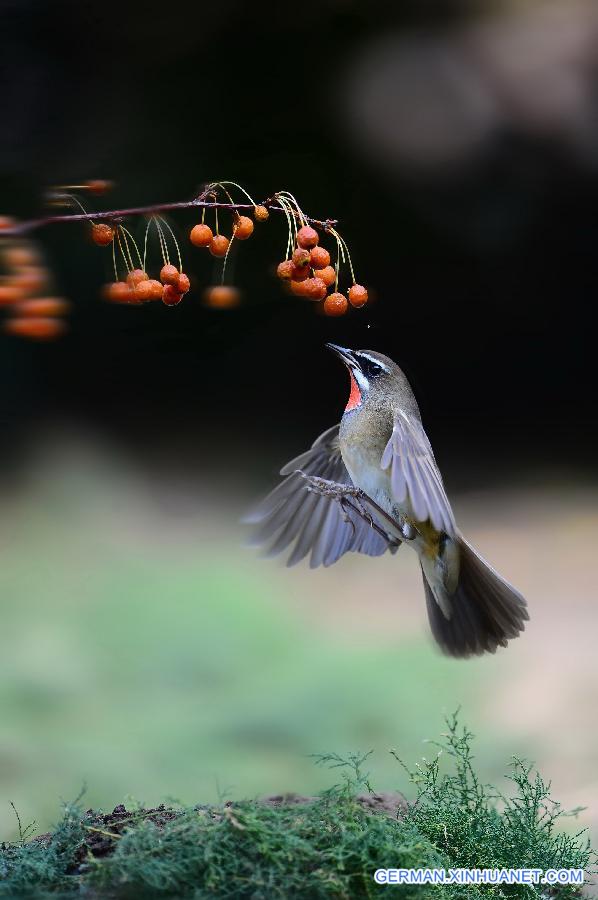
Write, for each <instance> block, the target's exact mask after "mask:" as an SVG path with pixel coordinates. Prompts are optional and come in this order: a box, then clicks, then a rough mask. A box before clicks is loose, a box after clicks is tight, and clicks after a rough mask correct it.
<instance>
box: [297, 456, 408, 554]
mask: <svg viewBox="0 0 598 900" xmlns="http://www.w3.org/2000/svg"><path fill="white" fill-rule="evenodd" d="M297 473H298V474H299V475H301V477H302V478H304V479H305V481H306V482H307V485H306V486H307V490H308V491H311V492H312V493H314V494H320V496H322V497H330V498H331V499H333V500H336V501H337V502H338V503H339V505H340V507H341V510H342V512H343V518H344V520H345V521H348V522H349V524H351V525H352V527H355V526H354V524H353V522H352V521H351V519H350V517H349V515H348V513H347V510H348V509H351V510H353V512H355V513H357V515H359V516H360V517H361V518H362V519H364V521H365V522H367V524H368V525H369V526H370V528H373V529H374V530H375V531H377V532H378V533H379V534H380V535H381V536H382V537H384V538H385V540H387V541H388V543H389V545H390V546H395V547H398V546H399V545H400V543H401V541H412V540H413V539H414V538H415V537H416V535H417V532H416V531H415V529H414V527H413V526H412V525H411V524H410V523H409V522H407V521H406V520H405V519H403V517H400V519H398V520H397V519H394V518H393V517H392V516H390V515H389V514H388V513H387V512H385V511H384V510H383V509H382V507H380V506H379V505H378V504H377V503H376V502H375V501H374V500H372V498H371V497H370V496H369V495H368V494H366V492H365V491H363V490H362V489H361V488H358V487H355V485H353V484H341V483H340V482H338V481H330V480H329V479H328V478H320V477H319V476H317V475H308V474H307V473H306V472H303V471H302V470H301V469H297ZM372 511H373V512H372ZM374 514H375V515H377V516H378V517H379V518H380V519H381V521H382V522H386V523H387V524H390V525H391V526H392V532H389V531H388V529H386V528H383V527H381V526H380V524H379V523H378V522H377V521H376V520H375V519H374ZM399 534H400V535H401V539H400V540H399V538H398V536H397V535H399Z"/></svg>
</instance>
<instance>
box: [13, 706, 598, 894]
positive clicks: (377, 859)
mask: <svg viewBox="0 0 598 900" xmlns="http://www.w3.org/2000/svg"><path fill="white" fill-rule="evenodd" d="M447 725H448V732H447V734H446V735H445V736H444V738H443V740H442V742H441V744H440V745H438V746H439V750H440V751H442V752H441V753H439V754H436V755H435V757H434V759H433V760H431V761H429V762H425V761H424V762H423V763H422V764H421V765H420V766H418V767H417V768H416V769H415V770H408V771H409V776H410V779H411V782H412V784H413V785H414V786H415V788H416V790H417V796H416V798H415V800H414V802H413V803H412V804H411V805H410V806H409V808H408V809H407V811H406V812H405V814H404V815H402V816H401V817H399V818H393V817H391V816H388V815H381V814H372V813H371V812H369V811H368V809H367V808H366V807H365V806H364V804H362V803H360V802H359V801H358V799H357V795H358V793H359V792H360V791H363V790H364V788H365V789H368V788H369V781H368V777H367V775H365V774H364V772H363V764H364V761H365V758H366V757H359V756H350V757H348V758H346V759H345V758H342V757H339V756H337V755H328V756H324V757H321V758H319V760H318V761H319V762H320V763H322V764H324V765H327V766H330V767H333V768H338V769H339V770H340V771H341V773H342V778H341V782H340V784H337V785H335V786H334V787H333V788H331V789H329V790H328V791H326V792H324V793H323V794H322V795H320V796H319V797H318V798H317V799H315V800H314V801H313V802H310V803H304V804H297V805H291V804H282V805H280V806H274V805H268V804H264V803H260V802H256V801H244V802H239V803H234V804H230V805H227V804H224V803H221V804H219V805H216V806H206V807H201V808H197V807H196V808H189V809H178V810H176V811H172V810H163V811H152V812H151V813H149V812H148V811H144V810H138V811H136V812H133V813H130V814H126V813H125V812H124V811H123V812H121V813H119V816H120V818H119V817H116V818H115V819H111V818H110V817H105V818H101V817H100V816H99V814H95V813H87V814H84V813H83V812H82V811H81V810H80V809H78V808H77V807H76V806H68V807H67V808H65V811H64V815H63V818H62V821H61V822H60V823H59V825H58V826H57V828H56V829H55V831H54V832H53V834H52V837H51V840H49V841H28V840H27V839H26V835H22V839H21V840H19V841H18V842H15V843H12V844H7V845H3V847H2V848H1V849H0V897H15V896H27V895H29V896H32V895H33V896H42V897H43V896H52V897H65V898H66V897H71V896H74V895H75V894H78V893H81V892H83V893H84V894H85V893H88V894H89V895H90V896H94V897H98V896H99V897H128V896H131V897H140V896H143V897H171V898H175V897H181V898H183V897H184V898H204V897H205V898H208V897H210V898H211V897H214V898H225V897H230V898H248V900H249V898H251V900H267V898H268V900H269V898H354V897H356V898H359V897H372V896H374V895H377V894H379V893H380V890H381V888H380V887H379V886H377V885H376V884H375V883H374V880H373V873H374V871H375V870H376V869H378V868H423V867H431V868H445V869H448V868H454V867H472V868H503V867H505V868H509V867H514V868H523V867H530V868H541V869H548V868H584V869H586V870H587V869H588V866H590V864H591V863H592V862H594V861H595V856H594V854H593V852H592V851H591V849H590V847H589V844H588V842H587V840H585V839H584V835H583V834H581V833H578V834H574V835H571V834H567V833H564V832H561V831H560V830H557V825H558V824H559V821H560V819H561V818H562V817H563V816H565V815H566V813H564V812H563V810H561V808H560V806H559V805H558V804H557V803H555V802H554V801H552V800H551V798H550V789H549V785H547V784H545V782H544V781H543V780H542V778H541V777H540V775H539V774H538V773H535V772H534V771H533V770H532V768H531V767H530V766H529V765H527V764H524V763H523V762H521V761H518V760H516V761H515V762H514V763H513V766H512V769H511V771H510V773H509V775H508V776H507V777H508V778H510V779H511V783H512V784H513V785H514V788H515V790H514V793H513V794H512V795H511V796H509V797H506V796H503V795H502V794H501V793H500V792H499V791H497V790H496V789H494V788H491V787H488V786H485V785H483V784H481V783H480V782H479V780H478V778H477V775H476V772H475V769H474V766H473V757H472V752H471V745H472V735H471V734H470V733H469V732H468V731H467V730H466V729H463V730H460V729H459V726H458V722H457V719H456V717H453V718H452V719H450V720H449V721H448V722H447ZM447 755H448V756H449V758H451V759H452V763H453V765H452V767H451V769H450V771H448V772H444V773H443V772H442V770H441V764H442V761H443V756H447ZM115 812H116V811H115ZM123 816H124V817H123ZM385 890H392V888H386V889H385ZM397 890H398V891H400V896H401V900H423V898H428V897H429V898H432V897H433V898H434V900H476V898H481V897H496V898H505V897H530V898H531V897H538V896H540V895H539V894H538V892H537V888H532V887H529V886H524V885H520V886H502V887H486V888H478V887H473V886H469V887H463V886H459V885H447V886H443V887H439V886H428V885H414V886H402V887H401V888H399V889H397ZM543 896H546V897H549V896H550V897H552V896H555V897H556V896H558V897H563V898H567V897H576V896H579V889H578V888H573V887H560V888H557V889H556V890H555V891H554V892H553V893H551V894H548V893H545V894H544V895H543Z"/></svg>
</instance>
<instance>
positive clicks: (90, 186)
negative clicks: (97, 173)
mask: <svg viewBox="0 0 598 900" xmlns="http://www.w3.org/2000/svg"><path fill="white" fill-rule="evenodd" d="M85 187H86V188H87V190H88V191H89V193H90V194H94V195H95V196H96V197H99V196H100V194H105V193H107V192H108V191H109V190H111V188H112V182H111V181H106V180H105V179H103V178H93V179H92V180H91V181H86V182H85Z"/></svg>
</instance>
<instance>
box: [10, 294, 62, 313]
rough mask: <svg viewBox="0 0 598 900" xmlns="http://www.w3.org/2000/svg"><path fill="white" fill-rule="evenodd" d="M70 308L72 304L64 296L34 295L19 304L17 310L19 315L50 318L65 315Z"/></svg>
mask: <svg viewBox="0 0 598 900" xmlns="http://www.w3.org/2000/svg"><path fill="white" fill-rule="evenodd" d="M70 308H71V304H70V303H68V302H67V301H66V300H63V299H62V297H34V298H33V300H22V301H21V302H20V303H19V304H17V309H16V312H17V314H18V315H19V316H27V317H33V318H36V317H40V316H41V317H43V318H50V317H52V316H63V315H65V313H67V312H68V311H69V309H70Z"/></svg>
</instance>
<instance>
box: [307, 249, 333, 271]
mask: <svg viewBox="0 0 598 900" xmlns="http://www.w3.org/2000/svg"><path fill="white" fill-rule="evenodd" d="M309 262H310V265H311V267H312V269H325V268H326V266H329V265H330V253H329V252H328V250H326V249H325V248H324V247H313V249H312V250H311V251H310V254H309Z"/></svg>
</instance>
